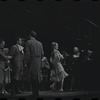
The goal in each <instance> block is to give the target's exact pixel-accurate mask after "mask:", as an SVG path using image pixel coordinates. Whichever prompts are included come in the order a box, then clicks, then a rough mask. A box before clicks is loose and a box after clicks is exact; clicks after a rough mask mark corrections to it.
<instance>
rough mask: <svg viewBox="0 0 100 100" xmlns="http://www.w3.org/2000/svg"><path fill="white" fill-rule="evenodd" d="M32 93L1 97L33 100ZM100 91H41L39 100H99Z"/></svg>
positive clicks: (2, 99) (4, 99)
mask: <svg viewBox="0 0 100 100" xmlns="http://www.w3.org/2000/svg"><path fill="white" fill-rule="evenodd" d="M31 94H32V93H31V92H23V93H22V94H17V95H14V96H12V95H10V94H7V95H5V96H0V100H32V99H31V98H32V97H31ZM99 96H100V92H99V91H91V92H89V91H77V92H54V91H40V92H39V98H38V100H99V98H100V97H99Z"/></svg>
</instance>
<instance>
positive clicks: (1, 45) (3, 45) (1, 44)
mask: <svg viewBox="0 0 100 100" xmlns="http://www.w3.org/2000/svg"><path fill="white" fill-rule="evenodd" d="M4 47H5V41H2V42H1V43H0V48H2V49H3V48H4Z"/></svg>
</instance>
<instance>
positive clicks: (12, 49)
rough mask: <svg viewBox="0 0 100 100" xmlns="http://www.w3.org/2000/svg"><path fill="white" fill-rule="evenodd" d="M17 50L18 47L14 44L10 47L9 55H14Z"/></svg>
mask: <svg viewBox="0 0 100 100" xmlns="http://www.w3.org/2000/svg"><path fill="white" fill-rule="evenodd" d="M15 52H16V48H15V46H12V47H11V49H10V52H9V56H10V57H11V58H12V57H13V56H14V54H15Z"/></svg>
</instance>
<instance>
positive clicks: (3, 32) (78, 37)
mask: <svg viewBox="0 0 100 100" xmlns="http://www.w3.org/2000/svg"><path fill="white" fill-rule="evenodd" d="M99 9H100V6H99V3H93V2H82V3H81V2H70V1H68V2H67V0H63V1H61V2H60V1H58V2H55V1H54V0H47V1H46V0H45V1H43V2H41V1H40V2H37V1H36V0H26V1H22V2H19V1H17V0H15V2H14V1H11V2H10V1H7V2H0V38H4V39H5V40H6V46H7V47H9V48H10V46H11V45H12V44H14V43H15V38H16V36H22V37H24V38H27V36H28V33H29V30H34V31H36V32H37V33H38V36H37V39H38V40H40V41H41V42H42V43H43V46H44V51H45V56H47V57H48V59H49V57H50V52H51V42H52V41H57V42H58V43H59V48H60V51H62V50H67V51H68V53H70V54H71V52H72V48H73V46H79V47H80V48H81V49H83V48H90V49H92V50H93V52H94V54H95V64H94V66H92V70H94V71H93V76H94V77H95V78H93V84H95V87H94V88H98V86H99V84H100V82H99V75H100V74H99V72H100V68H99V65H97V64H99V59H100V58H99V56H100V54H99V52H100V49H99V46H100V45H99V42H100V14H99ZM84 36H86V37H88V39H87V38H84ZM87 43H91V44H92V46H87ZM90 70H91V69H90ZM93 76H92V77H93Z"/></svg>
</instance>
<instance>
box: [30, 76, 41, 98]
mask: <svg viewBox="0 0 100 100" xmlns="http://www.w3.org/2000/svg"><path fill="white" fill-rule="evenodd" d="M31 82H32V97H33V98H34V99H36V98H38V96H39V81H38V79H33V78H32V77H31Z"/></svg>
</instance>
